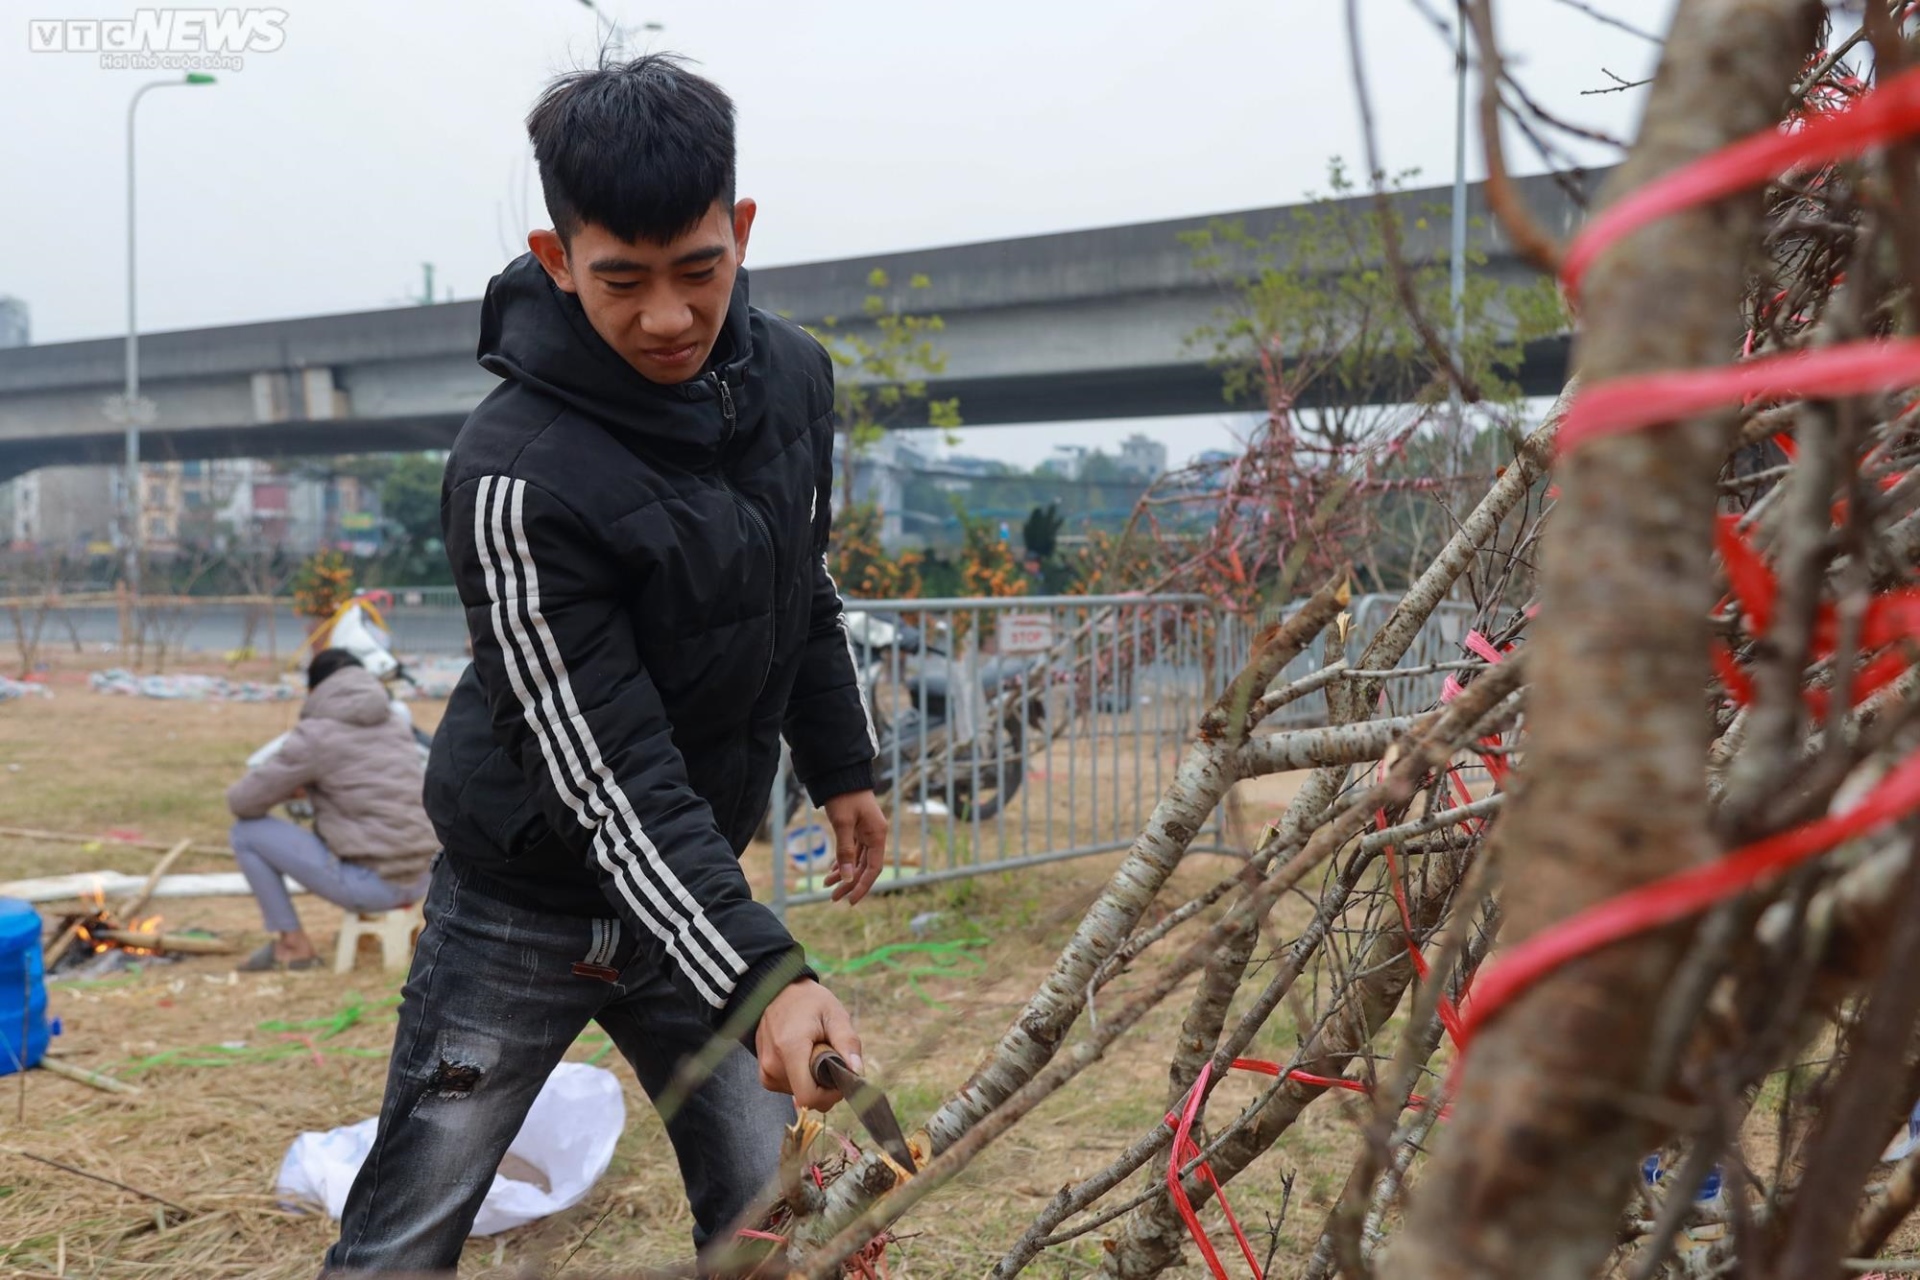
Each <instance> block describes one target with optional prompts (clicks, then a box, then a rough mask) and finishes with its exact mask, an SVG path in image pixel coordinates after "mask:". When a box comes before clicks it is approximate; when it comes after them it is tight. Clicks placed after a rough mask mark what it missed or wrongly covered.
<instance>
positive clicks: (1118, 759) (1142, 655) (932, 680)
mask: <svg viewBox="0 0 1920 1280" xmlns="http://www.w3.org/2000/svg"><path fill="white" fill-rule="evenodd" d="M847 622H848V627H847V631H848V641H849V646H850V648H851V650H852V652H853V655H854V663H855V666H856V668H858V670H859V673H860V680H861V686H862V690H863V692H864V693H865V695H866V697H867V700H868V707H869V710H870V712H871V714H872V716H873V721H874V731H875V738H876V740H877V742H878V744H879V754H878V757H877V760H876V763H875V772H876V775H877V780H878V783H877V786H876V788H875V789H876V791H878V792H879V793H880V794H881V798H882V803H883V804H884V805H885V806H886V808H887V810H888V813H889V816H890V818H891V821H892V834H891V836H890V839H889V847H888V849H887V863H886V869H885V870H884V872H883V873H882V882H883V883H884V884H887V885H894V886H905V885H911V884H927V883H932V882H936V881H941V880H948V879H953V878H956V877H960V876H967V875H976V874H980V873H982V872H987V871H997V870H1004V869H1010V868H1013V867H1021V866H1033V865H1036V864H1039V863H1043V862H1053V861H1058V860H1060V859H1064V858H1074V857H1081V856H1085V855H1087V854H1094V853H1104V852H1108V851H1111V850H1115V849H1124V848H1126V847H1127V846H1128V845H1130V844H1131V843H1132V842H1133V839H1134V837H1135V836H1136V835H1137V834H1138V833H1139V831H1140V829H1141V827H1142V826H1143V825H1144V824H1145V823H1146V820H1147V817H1148V815H1149V814H1151V812H1152V810H1153V806H1154V803H1155V802H1156V800H1157V799H1158V798H1159V796H1160V793H1161V792H1162V790H1164V788H1165V786H1166V783H1167V780H1168V779H1169V778H1171V777H1172V774H1173V770H1174V769H1175V768H1176V767H1177V766H1178V764H1179V760H1180V753H1181V751H1182V750H1183V748H1184V747H1185V744H1186V741H1187V737H1188V735H1189V733H1190V732H1191V730H1192V728H1193V725H1194V723H1195V722H1196V721H1197V720H1198V718H1199V715H1200V712H1201V711H1202V710H1203V709H1204V707H1205V706H1206V705H1207V702H1208V700H1209V699H1210V698H1211V697H1213V696H1215V694H1216V692H1217V690H1218V688H1219V686H1220V684H1221V683H1222V681H1224V680H1225V679H1227V678H1228V677H1229V676H1231V675H1232V673H1233V672H1235V671H1237V670H1238V668H1239V665H1240V663H1241V661H1242V660H1243V659H1244V657H1245V655H1246V653H1247V649H1248V644H1249V642H1250V640H1251V633H1250V629H1249V627H1248V626H1247V624H1246V623H1245V621H1244V620H1242V619H1238V618H1235V617H1233V616H1232V615H1229V614H1226V613H1224V612H1222V611H1221V610H1220V609H1218V607H1217V606H1215V605H1214V604H1213V603H1212V602H1211V601H1209V600H1207V599H1205V598H1204V597H1200V596H1157V597H1147V596H1050V597H1013V598H1009V599H980V600H971V599H969V600H884V601H865V600H859V601H855V600H850V601H848V602H847ZM788 767H789V766H788V761H787V760H786V759H785V758H784V757H783V758H782V760H781V764H780V773H779V776H778V778H777V779H776V781H775V783H774V802H773V805H772V809H771V815H770V818H769V824H768V828H769V829H768V834H769V836H770V838H771V841H772V845H773V856H774V864H775V865H774V876H773V905H774V908H775V909H776V910H782V909H784V908H785V907H787V906H788V905H792V904H796V903H802V902H814V901H819V900H821V899H823V898H825V897H827V896H828V893H829V890H828V889H827V888H826V886H825V885H824V884H823V883H822V878H823V877H824V875H825V873H826V871H827V870H828V869H829V868H830V867H831V865H832V861H833V847H832V846H833V841H832V835H831V832H830V830H829V828H828V827H827V824H826V822H825V819H824V817H823V816H821V815H818V814H816V813H815V812H814V811H813V810H812V809H811V807H810V806H809V805H808V804H807V802H806V800H805V798H804V796H802V795H801V793H800V788H799V787H798V785H797V783H795V782H794V781H793V780H792V778H791V777H790V775H789V772H788ZM1223 834H1224V833H1223V831H1222V830H1221V828H1220V827H1219V826H1218V825H1216V827H1215V829H1214V831H1213V833H1212V834H1211V836H1206V835H1203V836H1202V838H1201V842H1200V843H1197V844H1196V845H1195V846H1194V847H1195V848H1197V849H1202V850H1216V851H1218V850H1222V849H1224V847H1225V846H1224V845H1223V844H1222V839H1223Z"/></svg>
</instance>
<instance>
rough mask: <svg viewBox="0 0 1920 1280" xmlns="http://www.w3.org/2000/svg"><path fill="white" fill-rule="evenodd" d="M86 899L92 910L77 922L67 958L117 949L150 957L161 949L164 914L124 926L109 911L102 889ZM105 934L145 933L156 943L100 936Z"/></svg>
mask: <svg viewBox="0 0 1920 1280" xmlns="http://www.w3.org/2000/svg"><path fill="white" fill-rule="evenodd" d="M86 901H87V903H88V905H89V906H91V907H92V910H91V911H89V912H88V913H87V914H86V915H84V916H82V917H81V918H80V920H79V921H77V922H76V923H75V924H74V926H73V928H74V935H73V944H72V946H71V947H70V948H69V949H68V951H67V957H76V958H78V957H86V956H94V955H99V954H100V953H101V952H103V951H112V950H116V949H117V950H121V951H125V952H126V953H127V954H129V955H136V956H148V955H153V954H155V953H156V952H158V950H159V945H158V944H159V940H160V922H161V920H162V917H160V916H148V917H147V918H146V919H144V920H139V921H136V922H134V923H133V924H127V925H123V924H121V923H120V922H119V921H118V920H116V919H114V918H113V915H112V914H111V913H110V912H108V910H107V909H106V902H105V899H104V898H103V897H102V896H101V894H100V893H99V891H98V889H96V890H95V891H94V892H93V894H91V895H90V896H89V897H88V898H87V900H86ZM105 933H127V934H143V935H146V936H148V937H151V938H152V939H153V944H154V945H151V946H143V945H141V944H140V943H137V942H131V941H124V940H121V939H119V938H104V937H101V936H100V935H102V934H105Z"/></svg>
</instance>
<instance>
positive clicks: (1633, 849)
mask: <svg viewBox="0 0 1920 1280" xmlns="http://www.w3.org/2000/svg"><path fill="white" fill-rule="evenodd" d="M1820 11H1821V6H1820V5H1819V4H1817V3H1812V2H1811V0H1686V2H1685V3H1683V4H1682V5H1681V7H1680V10H1679V13H1678V14H1677V16H1676V18H1675V22H1674V27H1673V31H1672V33H1671V35H1670V37H1669V40H1668V43H1667V47H1666V52H1665V56H1664V57H1663V59H1662V63H1661V67H1660V72H1659V75H1658V78H1657V79H1656V81H1655V84H1654V89H1653V93H1652V97H1651V99H1650V101H1649V104H1648V108H1647V115H1646V120H1645V124H1644V126H1643V128H1642V132H1641V137H1640V140H1639V142H1638V143H1637V145H1636V146H1635V148H1634V152H1633V154H1632V156H1631V157H1630V158H1629V160H1628V162H1627V163H1626V164H1625V165H1623V166H1622V168H1621V170H1620V171H1619V172H1618V173H1616V174H1615V176H1614V179H1613V184H1612V186H1613V190H1614V194H1615V195H1616V196H1617V195H1618V193H1620V192H1623V191H1628V190H1631V189H1633V188H1635V187H1637V186H1639V185H1641V184H1642V183H1644V182H1646V181H1647V180H1648V179H1650V178H1652V177H1655V176H1657V175H1659V174H1662V173H1665V172H1667V171H1669V170H1672V169H1674V168H1676V167H1677V166H1679V165H1681V164H1684V163H1686V162H1688V161H1690V160H1693V159H1696V158H1698V157H1700V156H1703V155H1705V154H1707V153H1709V152H1711V151H1714V150H1716V149H1718V148H1719V147H1721V146H1724V145H1726V144H1727V143H1729V142H1732V141H1734V140H1735V139H1738V138H1740V137H1743V136H1745V135H1747V134H1750V133H1754V132H1756V131H1758V130H1761V129H1765V128H1767V127H1769V126H1770V125H1772V124H1773V123H1774V122H1775V121H1776V120H1777V118H1778V114H1779V108H1780V104H1781V102H1782V99H1783V97H1784V87H1785V86H1787V85H1790V84H1791V83H1792V81H1793V79H1794V76H1795V73H1796V71H1797V70H1798V69H1799V67H1800V65H1801V63H1802V61H1803V59H1804V58H1805V56H1806V53H1807V51H1808V49H1809V47H1810V38H1811V36H1812V33H1813V30H1814V27H1815V24H1816V22H1817V21H1818V19H1819V16H1820ZM1760 212H1761V201H1760V196H1759V194H1758V193H1753V194H1751V195H1742V196H1738V197H1733V198H1730V199H1728V200H1726V201H1723V202H1721V203H1720V204H1717V205H1714V206H1711V207H1708V208H1704V209H1699V210H1693V211H1689V212H1687V213H1683V214H1679V215H1676V216H1673V217H1670V218H1668V219H1666V220H1664V221H1662V222H1659V223H1657V224H1655V225H1654V226H1651V227H1649V228H1647V229H1646V230H1643V231H1641V232H1639V233H1638V234H1636V235H1634V236H1633V237H1631V238H1630V239H1629V240H1628V241H1627V242H1626V243H1625V244H1624V245H1622V246H1619V247H1617V248H1615V249H1614V250H1612V251H1610V252H1609V253H1607V254H1606V255H1605V256H1604V257H1602V258H1601V259H1600V261H1599V262H1598V263H1597V264H1596V266H1595V267H1594V269H1593V271H1592V272H1591V275H1590V277H1589V280H1588V284H1587V289H1586V295H1585V297H1584V299H1583V301H1582V309H1583V312H1584V314H1585V319H1586V324H1587V329H1586V332H1585V333H1584V334H1583V335H1582V337H1581V340H1580V349H1579V353H1578V355H1579V358H1578V361H1577V365H1578V368H1579V370H1580V375H1581V377H1582V379H1583V381H1585V382H1587V383H1588V384H1589V385H1591V384H1593V383H1595V382H1599V381H1602V380H1604V379H1607V378H1611V377H1616V376H1619V375H1622V374H1627V373H1635V372H1644V371H1650V370H1656V369H1671V368H1675V367H1682V368H1684V367H1690V366H1697V365H1711V364H1717V363H1720V362H1721V361H1722V360H1723V359H1724V358H1725V353H1726V352H1728V351H1730V350H1732V349H1734V348H1735V347H1736V346H1737V344H1738V341H1739V324H1740V321H1739V308H1738V301H1739V298H1740V295H1741V291H1742V287H1743V269H1744V267H1745V263H1746V255H1747V253H1748V252H1749V249H1750V247H1751V246H1753V245H1754V244H1755V242H1756V235H1757V231H1758V228H1759V217H1760ZM1730 441H1731V434H1730V431H1729V428H1728V426H1727V423H1726V422H1725V421H1724V420H1722V419H1717V418H1716V419H1709V420H1701V421H1689V422H1685V423H1677V424H1673V425H1669V426H1663V427H1660V428H1657V429H1654V430H1651V431H1642V432H1634V433H1630V434H1627V435H1622V436H1615V437H1611V438H1604V439H1598V440H1595V441H1593V442H1592V443H1591V444H1590V445H1588V446H1587V447H1585V448H1583V449H1581V450H1580V451H1579V452H1578V453H1577V454H1575V455H1573V456H1572V457H1571V458H1569V459H1567V460H1566V461H1565V462H1563V463H1562V465H1561V466H1560V468H1559V472H1558V479H1559V483H1560V487H1561V494H1562V497H1561V500H1560V506H1559V509H1558V511H1557V513H1556V515H1555V519H1554V524H1553V527H1552V528H1551V529H1550V531H1549V533H1548V535H1547V538H1546V541H1545V545H1544V548H1543V563H1542V601H1543V607H1542V609H1541V612H1540V615H1539V617H1538V619H1537V620H1536V621H1535V624H1534V626H1533V628H1532V633H1531V634H1532V639H1531V642H1530V644H1529V649H1530V657H1531V660H1532V661H1534V662H1535V663H1537V664H1538V666H1537V668H1536V670H1535V672H1534V677H1533V679H1534V687H1533V693H1532V701H1531V702H1530V704H1529V710H1530V718H1531V729H1532V734H1531V741H1530V744H1529V750H1528V755H1527V760H1526V765H1525V768H1524V770H1523V774H1524V776H1523V779H1522V781H1521V783H1520V786H1519V787H1518V789H1517V790H1516V791H1515V793H1514V795H1513V799H1512V801H1511V804H1510V806H1509V811H1508V813H1507V814H1506V815H1505V817H1504V818H1503V820H1502V821H1501V823H1500V824H1499V826H1498V828H1497V830H1496V832H1495V834H1494V839H1497V840H1500V841H1502V842H1503V844H1504V846H1505V860H1504V863H1503V865H1504V866H1505V867H1506V868H1507V875H1508V879H1507V886H1508V887H1507V890H1506V896H1505V899H1504V907H1505V910H1506V912H1507V915H1508V920H1509V922H1510V923H1509V925H1508V928H1509V929H1510V930H1511V933H1510V936H1511V937H1512V938H1513V939H1515V940H1518V939H1524V938H1526V937H1527V936H1529V935H1531V934H1534V933H1537V932H1539V931H1540V930H1541V929H1543V928H1546V927H1548V926H1550V925H1551V924H1552V923H1553V922H1555V921H1556V920H1559V919H1562V918H1564V917H1565V916H1567V915H1569V914H1571V913H1572V912H1574V911H1577V910H1579V909H1580V908H1582V907H1584V906H1587V905H1589V904H1591V903H1594V902H1598V901H1600V900H1602V899H1605V898H1608V897H1611V896H1613V895H1615V894H1618V893H1620V892H1622V891H1624V890H1626V889H1629V888H1632V887H1634V886H1637V885H1640V884H1644V883H1647V882H1648V881H1651V880H1653V879H1656V878H1658V877H1660V876H1662V875H1665V874H1668V873H1670V872H1673V871H1675V870H1678V869H1680V868H1682V867H1685V866H1687V865H1689V864H1691V863H1695V862H1699V861H1702V860H1705V859H1707V858H1710V857H1712V856H1714V855H1715V853H1716V852H1717V849H1716V847H1715V842H1714V839H1713V837H1712V834H1711V832H1710V830H1709V827H1708V810H1707V793H1706V784H1705V776H1706V753H1707V744H1708V739H1709V732H1710V726H1709V723H1708V719H1707V716H1706V713H1705V708H1704V706H1703V703H1702V697H1701V691H1702V690H1703V689H1705V688H1707V687H1708V686H1709V683H1710V681H1711V679H1712V674H1711V671H1710V669H1709V664H1708V660H1707V639H1708V637H1707V632H1706V624H1705V619H1706V615H1707V613H1708V611H1709V610H1710V608H1711V607H1712V604H1713V569H1712V564H1711V561H1710V558H1709V557H1710V552H1711V547H1712V542H1713V536H1712V535H1713V518H1714V510H1715V497H1716V491H1715V477H1716V473H1717V471H1718V469H1719V466H1720V464H1721V461H1722V459H1723V457H1724V455H1725V453H1726V450H1727V447H1728V445H1729V443H1730ZM1682 941H1683V935H1682V934H1681V933H1680V932H1678V931H1676V930H1667V931H1665V932H1662V933H1658V934H1652V935H1649V936H1646V937H1643V938H1641V939H1638V940H1636V941H1634V942H1631V943H1628V944H1625V945H1622V946H1617V947H1612V948H1609V949H1607V950H1604V951H1601V952H1599V953H1597V954H1596V955H1594V956H1592V957H1589V958H1588V959H1586V960H1584V961H1582V962H1580V963H1577V964H1574V965H1571V966H1569V967H1568V968H1567V969H1566V970H1564V971H1562V972H1561V973H1559V974H1557V975H1555V976H1554V977H1553V978H1551V979H1549V980H1547V981H1546V982H1544V983H1542V984H1541V986H1540V987H1539V988H1538V989H1536V990H1535V991H1533V992H1532V993H1530V994H1529V995H1527V996H1525V997H1523V998H1521V999H1520V1000H1519V1001H1518V1002H1517V1003H1516V1004H1515V1005H1514V1007H1513V1008H1512V1009H1511V1010H1509V1011H1508V1013H1507V1014H1506V1015H1505V1016H1504V1017H1502V1018H1501V1019H1499V1020H1498V1021H1496V1022H1494V1023H1493V1024H1492V1025H1491V1026H1489V1027H1487V1028H1486V1029H1485V1030H1484V1031H1483V1032H1481V1034H1480V1036H1479V1039H1478V1040H1477V1042H1476V1043H1475V1045H1474V1047H1473V1051H1472V1053H1471V1055H1470V1057H1469V1059H1468V1062H1467V1065H1466V1067H1465V1069H1464V1072H1463V1075H1462V1078H1461V1087H1460V1093H1459V1096H1458V1099H1457V1101H1456V1103H1455V1106H1454V1112H1453V1120H1452V1122H1451V1123H1450V1124H1448V1125H1446V1126H1444V1128H1443V1130H1442V1135H1441V1138H1440V1141H1439V1145H1438V1148H1437V1151H1436V1154H1435V1156H1434V1158H1433V1161H1432V1163H1431V1165H1430V1166H1429V1167H1428V1168H1427V1169H1426V1170H1425V1171H1424V1172H1423V1173H1422V1175H1421V1177H1420V1180H1419V1185H1418V1188H1417V1193H1418V1194H1417V1195H1416V1197H1415V1200H1414V1204H1413V1208H1412V1211H1411V1214H1410V1217H1409V1221H1408V1228H1407V1231H1406V1233H1405V1235H1404V1237H1403V1238H1402V1239H1401V1240H1400V1241H1399V1242H1398V1243H1396V1244H1395V1246H1394V1247H1393V1248H1392V1250H1391V1255H1390V1257H1389V1258H1388V1260H1387V1265H1388V1274H1389V1275H1392V1276H1396V1277H1409V1278H1411V1277H1418V1278H1419V1280H1454V1278H1459V1280H1465V1278H1467V1277H1473V1278H1474V1280H1503V1278H1509V1277H1510V1278H1512V1280H1520V1278H1521V1277H1526V1280H1575V1278H1576V1277H1579V1278H1584V1277H1587V1276H1590V1275H1592V1274H1593V1272H1594V1271H1595V1269H1596V1268H1597V1267H1598V1265H1599V1264H1600V1262H1601V1261H1602V1260H1603V1259H1604V1258H1605V1257H1606V1255H1607V1252H1608V1249H1609V1247H1610V1246H1611V1244H1612V1241H1613V1233H1614V1228H1615V1225H1616V1222H1617V1217H1618V1212H1619V1207H1620V1205H1621V1203H1622V1202H1623V1201H1624V1199H1625V1197H1626V1195H1627V1193H1628V1189H1629V1187H1630V1185H1631V1179H1632V1178H1633V1177H1634V1170H1635V1163H1636V1161H1637V1158H1638V1157H1639V1156H1640V1155H1641V1154H1642V1153H1643V1152H1644V1151H1645V1150H1646V1148H1647V1146H1648V1145H1649V1143H1650V1142H1651V1141H1653V1139H1654V1136H1655V1135H1654V1133H1653V1131H1652V1129H1651V1127H1650V1125H1649V1123H1648V1121H1646V1120H1645V1119H1644V1118H1643V1117H1644V1112H1643V1111H1641V1110H1639V1109H1637V1108H1635V1106H1634V1105H1633V1101H1634V1095H1635V1094H1636V1093H1637V1092H1638V1091H1640V1090H1641V1089H1643V1088H1644V1087H1645V1085H1646V1081H1645V1080H1644V1078H1643V1076H1644V1072H1645V1069H1646V1068H1645V1064H1646V1062H1647V1059H1648V1050H1649V1041H1650V1039H1651V1035H1652V1025H1653V1012H1654V1010H1655V1008H1656V1007H1657V1003H1658V1002H1657V999H1656V997H1657V996H1658V995H1659V993H1660V991H1661V989H1662V987H1663V985H1664V984H1665V983H1666V981H1667V980H1668V979H1669V977H1670V975H1671V973H1672V970H1673V967H1674V965H1675V963H1676V961H1677V959H1678V956H1679V954H1680V946H1681V943H1682Z"/></svg>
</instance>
